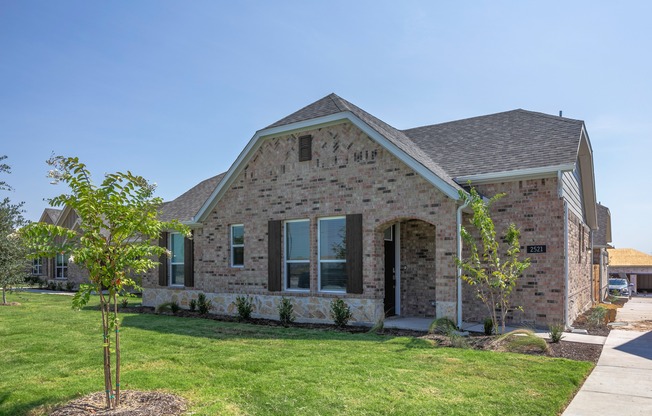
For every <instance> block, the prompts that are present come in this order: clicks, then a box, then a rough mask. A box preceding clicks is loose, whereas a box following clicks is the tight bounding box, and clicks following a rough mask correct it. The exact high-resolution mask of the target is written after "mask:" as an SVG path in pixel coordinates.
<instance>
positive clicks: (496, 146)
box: [403, 109, 584, 178]
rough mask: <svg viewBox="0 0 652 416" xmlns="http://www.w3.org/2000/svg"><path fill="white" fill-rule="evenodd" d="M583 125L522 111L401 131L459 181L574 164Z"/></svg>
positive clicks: (573, 121) (580, 122) (566, 119)
mask: <svg viewBox="0 0 652 416" xmlns="http://www.w3.org/2000/svg"><path fill="white" fill-rule="evenodd" d="M583 125H584V122H583V121H581V120H573V119H569V118H564V117H556V116H551V115H548V114H543V113H536V112H532V111H526V110H521V109H519V110H513V111H507V112H504V113H497V114H490V115H486V116H481V117H474V118H468V119H464V120H458V121H451V122H448V123H442V124H435V125H431V126H424V127H417V128H413V129H408V130H403V132H404V133H405V134H406V135H407V136H408V137H410V138H411V139H412V141H413V142H414V143H416V144H417V145H418V146H419V147H420V148H421V149H423V151H424V152H425V153H427V154H428V155H429V156H430V157H431V158H432V160H434V161H435V163H437V164H439V165H440V166H442V167H443V168H444V169H445V170H446V172H447V173H448V174H449V175H450V176H452V177H453V178H456V177H459V176H466V175H477V174H482V173H494V172H505V171H511V170H520V169H529V168H541V167H546V166H557V165H563V164H573V163H575V161H576V160H577V152H578V149H579V143H580V137H581V131H582V127H583Z"/></svg>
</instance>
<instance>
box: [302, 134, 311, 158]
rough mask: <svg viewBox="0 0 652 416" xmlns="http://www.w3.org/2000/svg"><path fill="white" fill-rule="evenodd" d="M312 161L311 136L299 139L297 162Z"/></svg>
mask: <svg viewBox="0 0 652 416" xmlns="http://www.w3.org/2000/svg"><path fill="white" fill-rule="evenodd" d="M311 159H312V136H301V137H299V162H305V161H308V160H311Z"/></svg>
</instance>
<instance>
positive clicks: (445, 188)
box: [348, 112, 460, 201]
mask: <svg viewBox="0 0 652 416" xmlns="http://www.w3.org/2000/svg"><path fill="white" fill-rule="evenodd" d="M348 118H349V120H350V121H351V122H352V123H353V124H354V125H355V126H356V127H357V128H359V129H360V130H362V131H363V132H364V133H365V134H366V135H367V136H369V137H371V138H372V139H373V140H374V141H376V142H377V143H378V144H380V145H381V146H383V147H384V148H385V149H387V150H388V151H389V152H390V153H391V154H392V155H394V156H395V157H396V158H398V159H399V160H400V161H401V162H403V163H405V164H406V165H408V166H409V167H410V168H411V169H412V170H413V171H415V172H416V173H418V174H419V175H421V176H422V177H423V178H424V179H425V180H427V181H428V182H430V183H431V184H432V185H433V186H434V187H435V188H437V189H439V190H440V191H442V192H443V193H444V194H445V195H446V196H448V197H449V198H451V199H452V200H454V201H457V200H459V199H460V195H459V192H458V189H457V188H455V187H454V186H451V185H449V184H448V183H446V182H445V181H444V180H443V179H442V178H440V177H439V176H437V175H435V174H434V173H433V172H432V171H431V170H430V169H428V168H427V167H425V166H423V165H422V164H421V163H419V162H417V161H416V160H414V159H413V158H412V157H411V156H409V155H408V154H407V153H405V152H404V151H403V150H401V149H399V147H398V146H396V145H395V144H394V143H392V142H390V141H389V140H388V139H387V138H386V137H385V136H383V135H382V134H380V133H378V132H377V131H376V130H374V129H372V128H371V127H370V126H369V125H368V124H367V123H365V122H364V121H362V120H360V119H359V118H358V117H357V116H355V115H354V114H353V113H350V112H349V113H348Z"/></svg>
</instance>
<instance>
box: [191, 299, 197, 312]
mask: <svg viewBox="0 0 652 416" xmlns="http://www.w3.org/2000/svg"><path fill="white" fill-rule="evenodd" d="M196 310H197V299H190V312H195V311H196Z"/></svg>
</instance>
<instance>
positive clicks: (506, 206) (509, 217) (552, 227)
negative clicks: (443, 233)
mask: <svg viewBox="0 0 652 416" xmlns="http://www.w3.org/2000/svg"><path fill="white" fill-rule="evenodd" d="M476 188H477V189H478V191H479V192H481V193H482V194H483V195H485V196H489V197H490V196H493V195H496V194H497V193H500V192H504V193H506V194H507V195H506V196H505V197H504V198H502V199H500V200H499V201H498V202H496V203H495V204H494V205H493V207H492V218H493V219H494V222H495V224H496V231H497V234H498V235H500V233H502V232H503V231H504V230H505V229H506V227H507V225H508V224H509V223H510V222H514V223H515V224H516V226H517V227H518V228H519V229H520V230H521V239H520V243H521V248H522V257H529V258H530V260H531V266H530V267H529V268H528V269H527V270H526V271H525V273H524V275H523V276H522V277H521V278H520V279H519V282H518V284H517V287H516V289H515V291H514V297H513V302H512V305H513V306H515V307H516V306H522V307H523V311H522V312H521V311H514V313H513V316H512V318H513V321H514V322H517V323H528V324H532V325H537V326H545V325H547V324H548V323H551V322H562V321H563V318H564V299H563V297H564V279H565V275H564V205H563V200H561V199H560V198H559V197H558V196H557V179H556V178H546V179H532V180H524V181H513V182H504V183H497V184H489V185H480V186H477V187H476ZM464 224H465V225H467V224H468V217H466V216H465V219H464ZM539 244H545V245H546V253H540V254H527V253H526V252H525V251H526V246H528V245H539ZM571 245H572V243H571ZM576 261H577V260H576ZM463 294H464V301H463V305H464V311H463V314H464V318H463V319H464V320H465V321H481V320H482V319H484V318H485V317H487V316H489V312H488V311H487V309H486V307H485V306H484V304H482V303H480V301H479V300H477V299H476V298H475V295H474V293H473V292H472V290H471V288H470V287H469V286H468V285H467V284H466V283H464V284H463Z"/></svg>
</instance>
